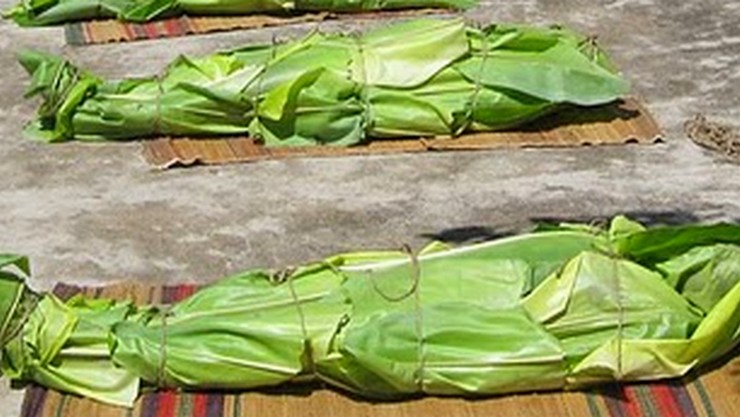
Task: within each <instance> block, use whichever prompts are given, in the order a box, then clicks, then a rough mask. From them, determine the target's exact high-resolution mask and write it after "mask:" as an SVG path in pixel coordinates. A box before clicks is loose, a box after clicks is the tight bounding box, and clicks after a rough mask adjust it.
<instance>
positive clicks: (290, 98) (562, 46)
mask: <svg viewBox="0 0 740 417" xmlns="http://www.w3.org/2000/svg"><path fill="white" fill-rule="evenodd" d="M20 61H21V63H22V64H23V66H24V67H25V68H26V69H27V70H28V72H29V73H30V74H31V75H32V81H31V86H30V87H29V89H28V92H27V95H28V96H34V95H41V96H42V97H43V99H44V102H43V104H42V105H41V107H40V109H39V114H38V117H37V119H36V121H35V122H34V123H32V125H31V126H30V130H31V132H33V133H34V136H36V137H39V138H42V139H45V140H47V141H63V140H70V139H77V140H86V141H96V140H114V139H130V138H142V137H147V136H199V135H200V136H203V135H206V136H214V135H245V134H247V135H250V136H251V137H253V138H256V139H258V140H260V141H262V142H263V143H264V144H265V145H267V146H280V145H291V146H305V145H322V144H326V145H339V146H348V145H353V144H357V143H361V142H363V141H365V140H366V139H368V138H373V139H378V138H396V137H405V136H415V137H419V136H422V137H434V136H440V135H444V136H449V135H459V134H461V133H463V132H471V131H490V130H496V129H504V128H510V127H512V126H516V125H520V124H522V123H526V122H529V121H531V120H532V119H534V118H537V117H539V116H542V115H543V114H545V113H548V112H551V111H553V110H556V109H557V108H558V107H559V106H562V105H565V104H571V105H581V106H595V105H601V104H605V103H609V102H612V101H615V100H617V99H619V98H620V97H621V96H623V95H624V94H625V93H626V92H627V91H628V84H627V82H626V81H625V80H624V79H623V78H622V77H621V76H620V75H619V74H618V73H617V72H616V71H615V70H614V69H613V67H612V65H611V64H610V63H609V60H608V59H607V57H606V55H605V54H604V53H603V52H602V51H601V50H600V49H599V48H598V47H597V46H596V45H595V43H594V42H592V41H591V40H589V39H588V38H586V37H583V36H581V35H578V34H576V33H573V32H571V31H569V30H566V29H561V28H550V29H543V28H532V27H526V26H509V25H492V26H488V27H486V28H483V29H476V28H473V27H469V26H467V25H466V24H465V22H464V21H463V20H461V19H453V20H442V19H417V20H412V21H409V22H404V23H401V24H396V25H390V26H387V27H383V28H380V29H376V30H373V31H370V32H368V33H366V34H364V35H362V36H352V35H336V34H335V35H326V34H321V33H318V32H313V33H311V34H309V35H308V36H306V37H304V38H303V39H300V40H296V41H292V42H286V43H280V44H267V45H255V46H246V47H244V48H241V49H237V50H233V51H230V52H224V53H218V54H215V55H211V56H207V57H204V58H186V57H181V58H179V59H177V60H175V61H174V62H173V63H172V64H170V66H169V67H168V68H167V70H166V71H165V72H164V73H163V74H161V75H160V76H158V77H153V78H146V79H127V80H123V81H118V82H110V81H104V80H102V79H100V78H98V77H96V76H94V75H92V74H90V73H88V72H85V71H82V70H79V69H77V68H76V67H74V66H73V65H72V64H70V63H69V62H67V61H64V60H63V59H61V58H57V57H53V56H48V55H44V54H40V53H37V52H27V53H24V54H22V55H21V56H20Z"/></svg>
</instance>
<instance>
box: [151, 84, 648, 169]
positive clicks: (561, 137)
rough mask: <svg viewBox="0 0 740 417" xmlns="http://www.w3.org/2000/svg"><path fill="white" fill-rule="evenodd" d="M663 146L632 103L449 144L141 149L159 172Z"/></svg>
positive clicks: (168, 144)
mask: <svg viewBox="0 0 740 417" xmlns="http://www.w3.org/2000/svg"><path fill="white" fill-rule="evenodd" d="M661 140H662V132H661V130H660V128H659V127H658V125H657V123H656V122H655V120H654V119H653V117H652V116H651V115H650V113H649V112H648V111H647V110H646V109H645V107H644V106H643V105H642V104H640V102H639V101H637V100H636V99H634V98H628V99H626V100H624V101H620V102H617V103H614V104H610V105H607V106H602V107H596V108H589V109H585V108H577V107H574V108H570V109H567V110H563V111H561V112H558V113H556V114H552V115H550V116H548V117H545V118H543V119H540V120H538V121H536V122H534V123H533V124H531V125H529V126H528V127H526V128H522V129H519V130H509V131H501V132H485V133H471V134H465V135H462V136H460V137H456V138H450V137H443V138H409V139H379V140H374V141H371V142H369V143H367V144H363V145H357V146H351V147H338V146H327V145H324V146H306V147H289V146H285V147H266V146H263V145H260V144H259V143H257V142H256V141H255V140H253V139H251V138H249V137H226V138H159V139H152V140H146V141H144V142H142V143H143V155H144V158H145V159H146V161H147V162H149V163H150V164H151V165H154V166H155V167H157V168H160V169H168V168H172V167H176V166H190V165H194V164H205V165H217V164H227V163H237V162H256V161H261V160H269V159H286V158H301V157H338V156H351V155H377V154H393V153H414V152H429V151H472V150H484V149H498V148H524V147H573V146H584V145H609V144H611V145H622V144H626V143H641V144H649V143H655V142H659V141H661Z"/></svg>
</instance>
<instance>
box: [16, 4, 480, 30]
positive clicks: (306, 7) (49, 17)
mask: <svg viewBox="0 0 740 417" xmlns="http://www.w3.org/2000/svg"><path fill="white" fill-rule="evenodd" d="M476 4H477V1H476V0H360V1H358V0H292V1H288V0H252V1H245V0H21V1H20V2H19V3H18V4H17V5H15V6H14V7H12V8H11V9H9V10H7V11H6V12H5V13H3V17H4V18H6V19H13V20H14V21H15V22H16V23H17V24H18V25H20V26H44V25H54V24H61V23H67V22H74V21H79V20H92V19H101V18H115V19H118V20H121V21H128V22H139V23H142V22H148V21H151V20H155V19H161V18H165V17H171V16H177V15H181V14H187V15H192V16H197V15H250V14H260V13H261V14H273V15H284V16H290V15H295V14H300V13H306V12H316V11H327V12H336V13H353V12H371V11H378V10H398V9H414V8H439V9H458V10H463V9H468V8H471V7H474V6H475V5H476Z"/></svg>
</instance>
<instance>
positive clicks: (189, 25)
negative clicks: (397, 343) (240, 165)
mask: <svg viewBox="0 0 740 417" xmlns="http://www.w3.org/2000/svg"><path fill="white" fill-rule="evenodd" d="M449 13H450V11H449V10H444V9H413V10H388V11H378V12H371V13H327V12H320V13H306V14H302V15H296V16H270V15H261V14H260V15H249V16H198V17H191V16H179V17H172V18H167V19H162V20H156V21H153V22H149V23H125V22H120V21H118V20H115V19H106V20H91V21H83V22H75V23H69V24H66V25H65V26H64V34H65V38H66V40H67V43H68V44H69V45H89V44H96V43H110V42H130V41H138V40H147V39H158V38H173V37H178V36H186V35H198V34H205V33H212V32H224V31H229V30H239V29H258V28H263V27H272V26H285V25H292V24H298V23H310V22H322V21H325V20H350V19H354V20H368V19H384V18H402V17H413V16H422V15H431V14H449Z"/></svg>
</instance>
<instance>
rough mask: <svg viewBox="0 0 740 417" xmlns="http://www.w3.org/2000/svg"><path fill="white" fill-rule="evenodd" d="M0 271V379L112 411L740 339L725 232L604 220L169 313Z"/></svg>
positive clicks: (583, 366) (641, 364)
mask: <svg viewBox="0 0 740 417" xmlns="http://www.w3.org/2000/svg"><path fill="white" fill-rule="evenodd" d="M0 259H1V260H2V262H1V264H2V265H3V266H4V269H3V272H2V275H0V320H2V322H0V324H1V325H2V328H0V335H2V362H1V364H2V372H3V374H4V375H5V376H6V377H8V378H13V379H17V380H21V381H34V382H36V383H38V384H41V385H43V386H46V387H50V388H54V389H58V390H62V391H66V392H71V393H75V394H79V395H83V396H87V397H91V398H94V399H97V400H100V401H104V402H108V403H112V404H119V405H131V404H132V403H133V401H134V400H135V398H136V396H137V393H138V392H139V390H140V389H141V388H142V387H146V386H150V387H151V386H154V387H170V388H172V387H177V388H183V389H229V390H244V389H251V388H260V387H267V386H274V385H278V384H283V383H290V382H299V381H306V380H312V379H313V380H318V381H323V382H324V383H326V384H327V385H329V386H333V387H336V388H339V389H342V390H347V391H351V392H353V393H356V394H359V395H361V396H365V397H370V398H380V399H398V398H405V397H408V396H414V395H420V394H429V395H459V396H483V395H492V394H501V393H510V392H520V391H533V390H550V389H562V388H572V387H579V386H583V385H587V384H594V383H600V382H607V381H614V380H620V381H644V380H653V379H661V378H672V377H679V376H682V375H685V374H686V373H688V372H689V371H691V370H694V369H695V368H697V367H700V366H702V365H705V364H707V363H709V362H710V361H713V360H716V359H718V358H720V357H721V356H722V355H724V354H727V353H728V352H730V351H731V350H732V349H733V347H734V346H736V345H737V344H738V341H740V226H733V225H716V226H684V227H665V228H654V229H645V228H644V227H642V226H641V225H639V224H637V223H634V222H632V221H630V220H628V219H626V218H623V217H617V218H615V219H614V220H613V221H612V224H611V227H610V228H609V229H608V230H602V229H596V228H592V227H589V226H583V225H563V226H561V227H558V228H555V229H550V230H546V231H538V232H535V233H530V234H524V235H521V236H514V237H509V238H502V239H499V240H495V241H492V242H487V243H481V244H476V245H472V246H466V247H459V248H450V247H447V246H445V245H442V244H433V245H430V246H428V247H427V248H426V249H424V250H422V251H421V252H419V253H412V252H411V251H408V250H406V251H399V252H373V253H352V254H344V255H338V256H334V257H331V258H329V259H326V260H324V261H322V262H317V263H313V264H308V265H305V266H301V267H298V268H288V269H285V270H282V271H271V270H253V271H249V272H245V273H243V274H239V275H236V276H233V277H230V278H227V279H224V280H222V281H219V282H216V283H214V284H212V285H210V286H208V287H205V288H203V289H201V290H199V291H197V292H196V293H195V294H193V295H192V296H191V297H189V298H187V299H185V300H183V301H181V302H178V303H175V304H172V305H165V306H135V305H132V304H131V303H128V302H120V301H119V302H116V301H109V300H100V299H95V300H91V299H87V298H84V297H82V296H77V297H74V298H72V299H70V300H69V301H68V302H66V303H62V302H61V301H60V300H59V299H57V298H56V297H55V296H53V295H50V294H37V293H35V292H33V291H31V290H29V289H28V288H27V286H26V284H25V282H24V280H23V279H22V278H21V276H22V275H23V274H27V273H28V262H27V260H26V259H25V258H23V257H17V256H10V255H7V256H4V257H3V258H0ZM12 265H15V266H17V267H18V268H17V270H15V269H13V268H12V267H11V266H12ZM14 271H15V272H14Z"/></svg>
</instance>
